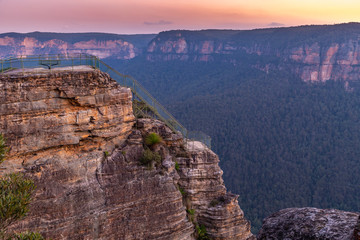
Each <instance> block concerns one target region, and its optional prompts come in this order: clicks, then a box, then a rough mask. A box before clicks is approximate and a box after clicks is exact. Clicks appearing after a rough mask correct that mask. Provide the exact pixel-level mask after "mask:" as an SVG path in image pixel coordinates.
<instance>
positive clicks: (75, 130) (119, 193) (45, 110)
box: [0, 68, 254, 240]
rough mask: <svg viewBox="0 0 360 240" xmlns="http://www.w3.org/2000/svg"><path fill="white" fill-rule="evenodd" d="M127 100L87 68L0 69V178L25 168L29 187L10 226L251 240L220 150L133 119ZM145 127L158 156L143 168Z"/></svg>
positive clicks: (100, 235) (107, 235)
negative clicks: (23, 210) (26, 207)
mask: <svg viewBox="0 0 360 240" xmlns="http://www.w3.org/2000/svg"><path fill="white" fill-rule="evenodd" d="M75 70H76V69H75ZM131 97H132V94H131V92H130V90H129V89H128V88H123V87H121V86H119V85H118V84H117V83H116V82H115V81H113V80H112V79H110V78H109V77H108V75H106V74H104V73H101V72H99V71H97V70H92V69H91V68H83V69H78V70H76V71H74V72H57V71H56V70H55V69H54V70H53V71H52V73H51V74H49V73H42V74H38V73H37V74H32V73H28V74H27V75H26V76H22V75H16V74H14V75H10V76H1V75H0V132H1V133H2V134H4V136H5V137H6V139H7V143H8V145H9V146H11V151H10V152H9V156H8V158H7V159H6V161H5V162H4V163H3V164H2V165H1V169H0V175H3V174H5V173H8V172H11V171H20V172H24V173H25V174H26V175H27V176H28V177H30V178H32V179H34V181H35V184H36V186H37V188H36V191H35V194H34V199H33V201H32V203H31V207H30V212H29V214H28V216H26V217H25V218H24V219H23V220H22V221H20V222H19V223H17V224H15V225H13V226H11V229H13V230H15V231H18V230H34V231H39V232H40V233H42V234H43V236H45V237H46V238H51V239H129V240H133V239H164V240H167V239H184V240H185V239H189V240H190V239H195V237H196V228H195V225H196V224H197V225H199V226H200V225H204V226H205V227H206V229H207V231H208V234H209V235H210V236H211V237H212V238H213V239H214V240H225V239H230V240H231V239H253V238H254V237H253V236H252V234H251V233H250V224H249V222H248V221H247V220H246V219H245V218H244V215H243V212H242V210H241V209H240V207H239V205H238V202H237V196H236V195H232V194H229V193H227V192H226V188H225V186H224V183H223V180H222V171H221V169H220V168H219V166H218V162H219V159H218V157H217V156H216V155H215V154H214V153H213V152H212V151H211V150H209V149H208V148H206V147H205V146H204V145H202V144H201V143H199V142H187V143H184V142H183V139H182V136H181V135H180V134H176V133H173V132H172V131H171V130H170V129H169V128H168V127H166V126H165V125H164V123H162V122H160V121H156V120H152V119H140V120H137V121H136V120H135V119H134V116H133V113H132V102H131ZM150 132H156V133H158V134H159V135H161V136H162V138H163V140H164V141H163V143H161V144H158V145H156V146H155V147H154V148H153V151H154V152H157V153H158V154H159V155H160V156H161V161H160V162H157V163H156V162H153V164H152V165H151V166H143V165H141V164H140V161H139V159H140V158H141V157H142V156H143V154H144V151H145V149H144V148H145V143H144V137H145V136H147V135H148V134H149V133H150ZM176 162H177V165H176Z"/></svg>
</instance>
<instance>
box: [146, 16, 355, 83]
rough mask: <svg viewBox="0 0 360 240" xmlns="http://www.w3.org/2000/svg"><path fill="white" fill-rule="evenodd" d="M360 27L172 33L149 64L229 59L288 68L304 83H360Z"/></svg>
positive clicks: (157, 41)
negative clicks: (336, 81)
mask: <svg viewBox="0 0 360 240" xmlns="http://www.w3.org/2000/svg"><path fill="white" fill-rule="evenodd" d="M359 41H360V24H359V23H349V24H339V25H329V26H327V25H324V26H302V27H292V28H274V29H259V30H249V31H227V30H204V31H169V32H163V33H160V34H159V35H158V36H157V37H156V38H154V39H153V40H152V41H151V42H150V44H149V46H148V48H147V53H146V58H147V60H149V61H159V60H161V61H172V60H180V61H203V62H208V61H225V62H229V63H231V64H235V65H236V64H237V65H240V64H250V65H251V66H254V67H256V68H258V69H261V70H263V71H266V72H267V71H271V69H274V68H276V69H284V68H286V69H289V70H290V71H292V72H293V73H296V74H297V75H298V76H299V77H301V79H303V80H304V81H310V82H325V81H328V80H330V79H332V80H342V81H356V80H359V74H360V64H359V63H360V43H359Z"/></svg>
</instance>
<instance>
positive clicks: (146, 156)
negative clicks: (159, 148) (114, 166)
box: [139, 149, 161, 166]
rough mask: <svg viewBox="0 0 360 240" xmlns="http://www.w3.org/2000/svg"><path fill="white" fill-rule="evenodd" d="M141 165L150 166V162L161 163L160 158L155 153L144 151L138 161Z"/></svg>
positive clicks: (148, 150)
mask: <svg viewBox="0 0 360 240" xmlns="http://www.w3.org/2000/svg"><path fill="white" fill-rule="evenodd" d="M139 160H140V162H141V164H142V165H148V166H149V165H150V164H151V162H152V161H155V162H156V163H160V162H161V156H160V154H159V153H157V152H153V151H151V150H150V149H145V151H144V153H143V155H142V156H141V158H140V159H139Z"/></svg>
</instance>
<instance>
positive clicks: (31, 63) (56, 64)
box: [0, 53, 211, 148]
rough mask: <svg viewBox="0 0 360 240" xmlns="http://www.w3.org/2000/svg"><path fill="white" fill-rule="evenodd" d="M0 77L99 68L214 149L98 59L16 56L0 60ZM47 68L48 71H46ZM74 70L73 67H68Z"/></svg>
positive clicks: (168, 121) (129, 79) (161, 115)
mask: <svg viewBox="0 0 360 240" xmlns="http://www.w3.org/2000/svg"><path fill="white" fill-rule="evenodd" d="M0 65H1V66H0V67H1V68H0V74H2V75H6V74H14V70H15V73H18V74H26V73H27V71H29V70H31V72H37V71H39V72H43V71H44V70H47V71H50V72H51V71H52V70H56V71H59V70H61V68H64V67H65V69H64V71H69V70H76V68H75V67H76V66H82V65H86V66H90V67H93V68H95V69H99V70H100V71H102V72H105V73H107V74H109V76H110V77H111V78H112V79H114V80H115V81H116V82H118V83H119V84H120V85H122V86H125V87H129V88H130V89H131V91H132V93H133V95H134V97H133V100H134V101H135V100H136V101H141V102H144V103H145V104H146V105H147V109H149V110H150V111H151V112H153V113H154V116H156V117H157V118H158V119H159V120H162V121H163V122H164V123H165V124H166V125H167V126H168V127H170V128H171V129H172V130H173V131H175V132H177V131H179V132H181V134H182V135H183V137H184V138H185V140H195V141H201V142H202V143H204V144H205V145H207V146H208V147H209V148H211V138H210V137H209V136H208V135H206V134H204V133H202V132H192V131H188V130H187V129H186V128H185V127H184V126H183V125H182V124H181V123H179V122H178V121H177V120H176V119H175V117H174V116H172V115H171V113H169V112H168V111H167V110H166V109H165V108H164V107H163V106H162V105H161V104H160V103H159V102H158V101H157V100H156V99H155V98H154V97H152V96H151V94H150V93H149V92H148V91H147V90H146V89H145V88H144V87H143V86H142V85H141V84H140V83H139V82H138V81H136V80H135V79H134V78H133V77H131V76H128V75H124V74H121V73H119V72H118V71H117V70H115V69H113V68H112V67H110V66H109V65H107V64H106V63H104V62H103V61H101V60H100V59H99V58H98V57H96V56H93V55H89V54H83V53H79V54H71V55H62V54H48V55H32V56H16V57H10V58H6V59H2V60H0ZM44 65H46V68H44ZM66 67H71V68H66Z"/></svg>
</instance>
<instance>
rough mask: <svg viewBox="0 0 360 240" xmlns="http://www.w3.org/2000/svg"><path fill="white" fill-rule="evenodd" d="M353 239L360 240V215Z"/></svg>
mask: <svg viewBox="0 0 360 240" xmlns="http://www.w3.org/2000/svg"><path fill="white" fill-rule="evenodd" d="M353 240H360V216H359V219H358V222H357V224H356V226H355V230H354V237H353Z"/></svg>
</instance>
